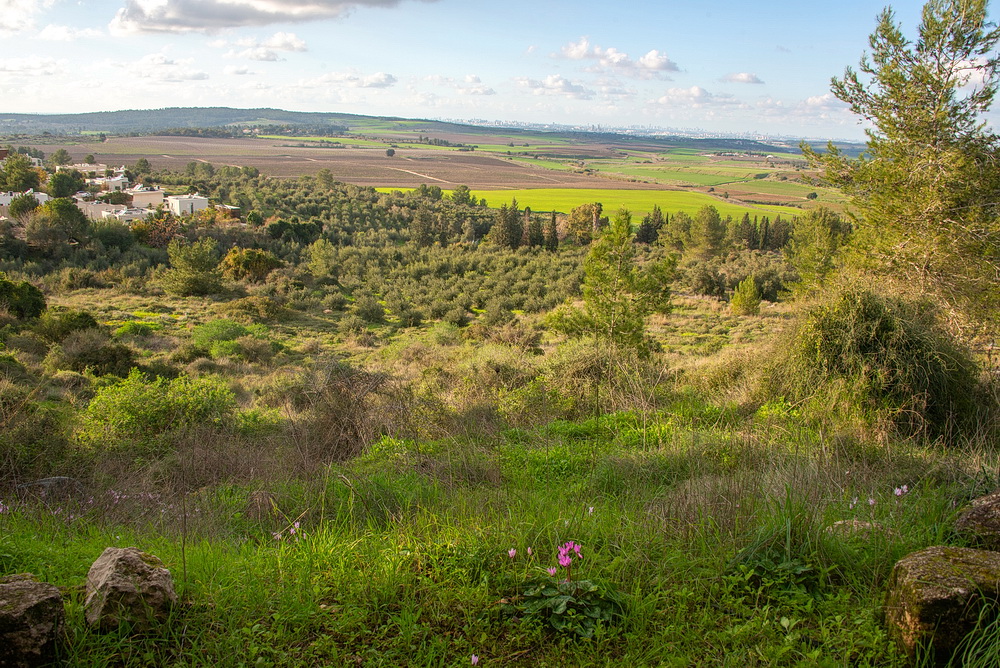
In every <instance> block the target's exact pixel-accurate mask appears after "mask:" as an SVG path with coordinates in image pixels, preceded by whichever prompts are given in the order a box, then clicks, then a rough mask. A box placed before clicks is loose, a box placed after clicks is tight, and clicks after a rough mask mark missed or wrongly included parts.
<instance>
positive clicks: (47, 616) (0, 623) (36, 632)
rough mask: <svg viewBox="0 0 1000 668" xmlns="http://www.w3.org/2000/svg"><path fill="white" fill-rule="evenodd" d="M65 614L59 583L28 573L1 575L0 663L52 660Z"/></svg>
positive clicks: (38, 663) (61, 634)
mask: <svg viewBox="0 0 1000 668" xmlns="http://www.w3.org/2000/svg"><path fill="white" fill-rule="evenodd" d="M65 618H66V613H65V610H64V609H63V601H62V596H61V595H60V593H59V589H58V588H56V587H55V586H53V585H50V584H47V583H45V582H38V581H37V580H36V579H35V578H34V577H33V576H31V575H27V574H25V575H9V576H7V577H3V578H0V666H16V667H17V668H21V667H22V666H41V665H48V664H50V663H52V662H53V661H54V660H55V658H56V656H55V652H56V646H57V645H58V644H59V642H60V641H61V639H62V636H63V623H64V621H65Z"/></svg>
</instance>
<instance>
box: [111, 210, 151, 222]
mask: <svg viewBox="0 0 1000 668" xmlns="http://www.w3.org/2000/svg"><path fill="white" fill-rule="evenodd" d="M151 215H153V212H152V211H150V210H149V209H136V208H128V209H119V210H118V211H103V212H101V217H102V218H117V219H118V220H119V221H121V222H123V223H131V222H133V221H136V220H145V219H146V218H148V217H149V216H151Z"/></svg>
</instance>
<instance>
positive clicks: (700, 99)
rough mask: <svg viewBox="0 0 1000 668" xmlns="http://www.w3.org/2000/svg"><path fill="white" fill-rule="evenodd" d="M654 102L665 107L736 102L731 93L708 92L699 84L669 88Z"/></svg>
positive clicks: (730, 103) (698, 106) (705, 105)
mask: <svg viewBox="0 0 1000 668" xmlns="http://www.w3.org/2000/svg"><path fill="white" fill-rule="evenodd" d="M656 103H657V104H659V105H662V106H665V107H695V108H701V107H707V106H717V105H732V104H737V102H736V99H735V98H733V96H732V95H717V94H714V93H710V92H708V91H707V90H705V89H704V88H702V87H701V86H691V87H690V88H669V89H667V91H666V93H664V94H663V95H662V96H660V97H659V98H657V100H656Z"/></svg>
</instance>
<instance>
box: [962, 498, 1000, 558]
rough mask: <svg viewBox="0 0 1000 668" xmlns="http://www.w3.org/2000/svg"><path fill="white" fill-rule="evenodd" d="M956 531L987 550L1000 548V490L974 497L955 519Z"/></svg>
mask: <svg viewBox="0 0 1000 668" xmlns="http://www.w3.org/2000/svg"><path fill="white" fill-rule="evenodd" d="M955 531H957V532H958V533H960V534H962V535H963V536H965V537H966V538H967V539H969V540H970V541H972V542H973V543H975V544H977V545H979V546H981V547H984V548H986V549H987V550H1000V490H997V491H995V492H992V493H990V494H987V495H986V496H981V497H979V498H978V499H973V501H972V503H971V506H970V507H969V508H968V509H966V510H965V511H964V512H963V513H962V514H961V515H959V516H958V519H957V520H955Z"/></svg>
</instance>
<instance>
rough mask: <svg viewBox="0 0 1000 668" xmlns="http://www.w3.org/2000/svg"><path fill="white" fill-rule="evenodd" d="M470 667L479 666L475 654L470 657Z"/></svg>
mask: <svg viewBox="0 0 1000 668" xmlns="http://www.w3.org/2000/svg"><path fill="white" fill-rule="evenodd" d="M472 665H473V666H477V665H479V657H478V656H476V655H475V654H473V655H472Z"/></svg>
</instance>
